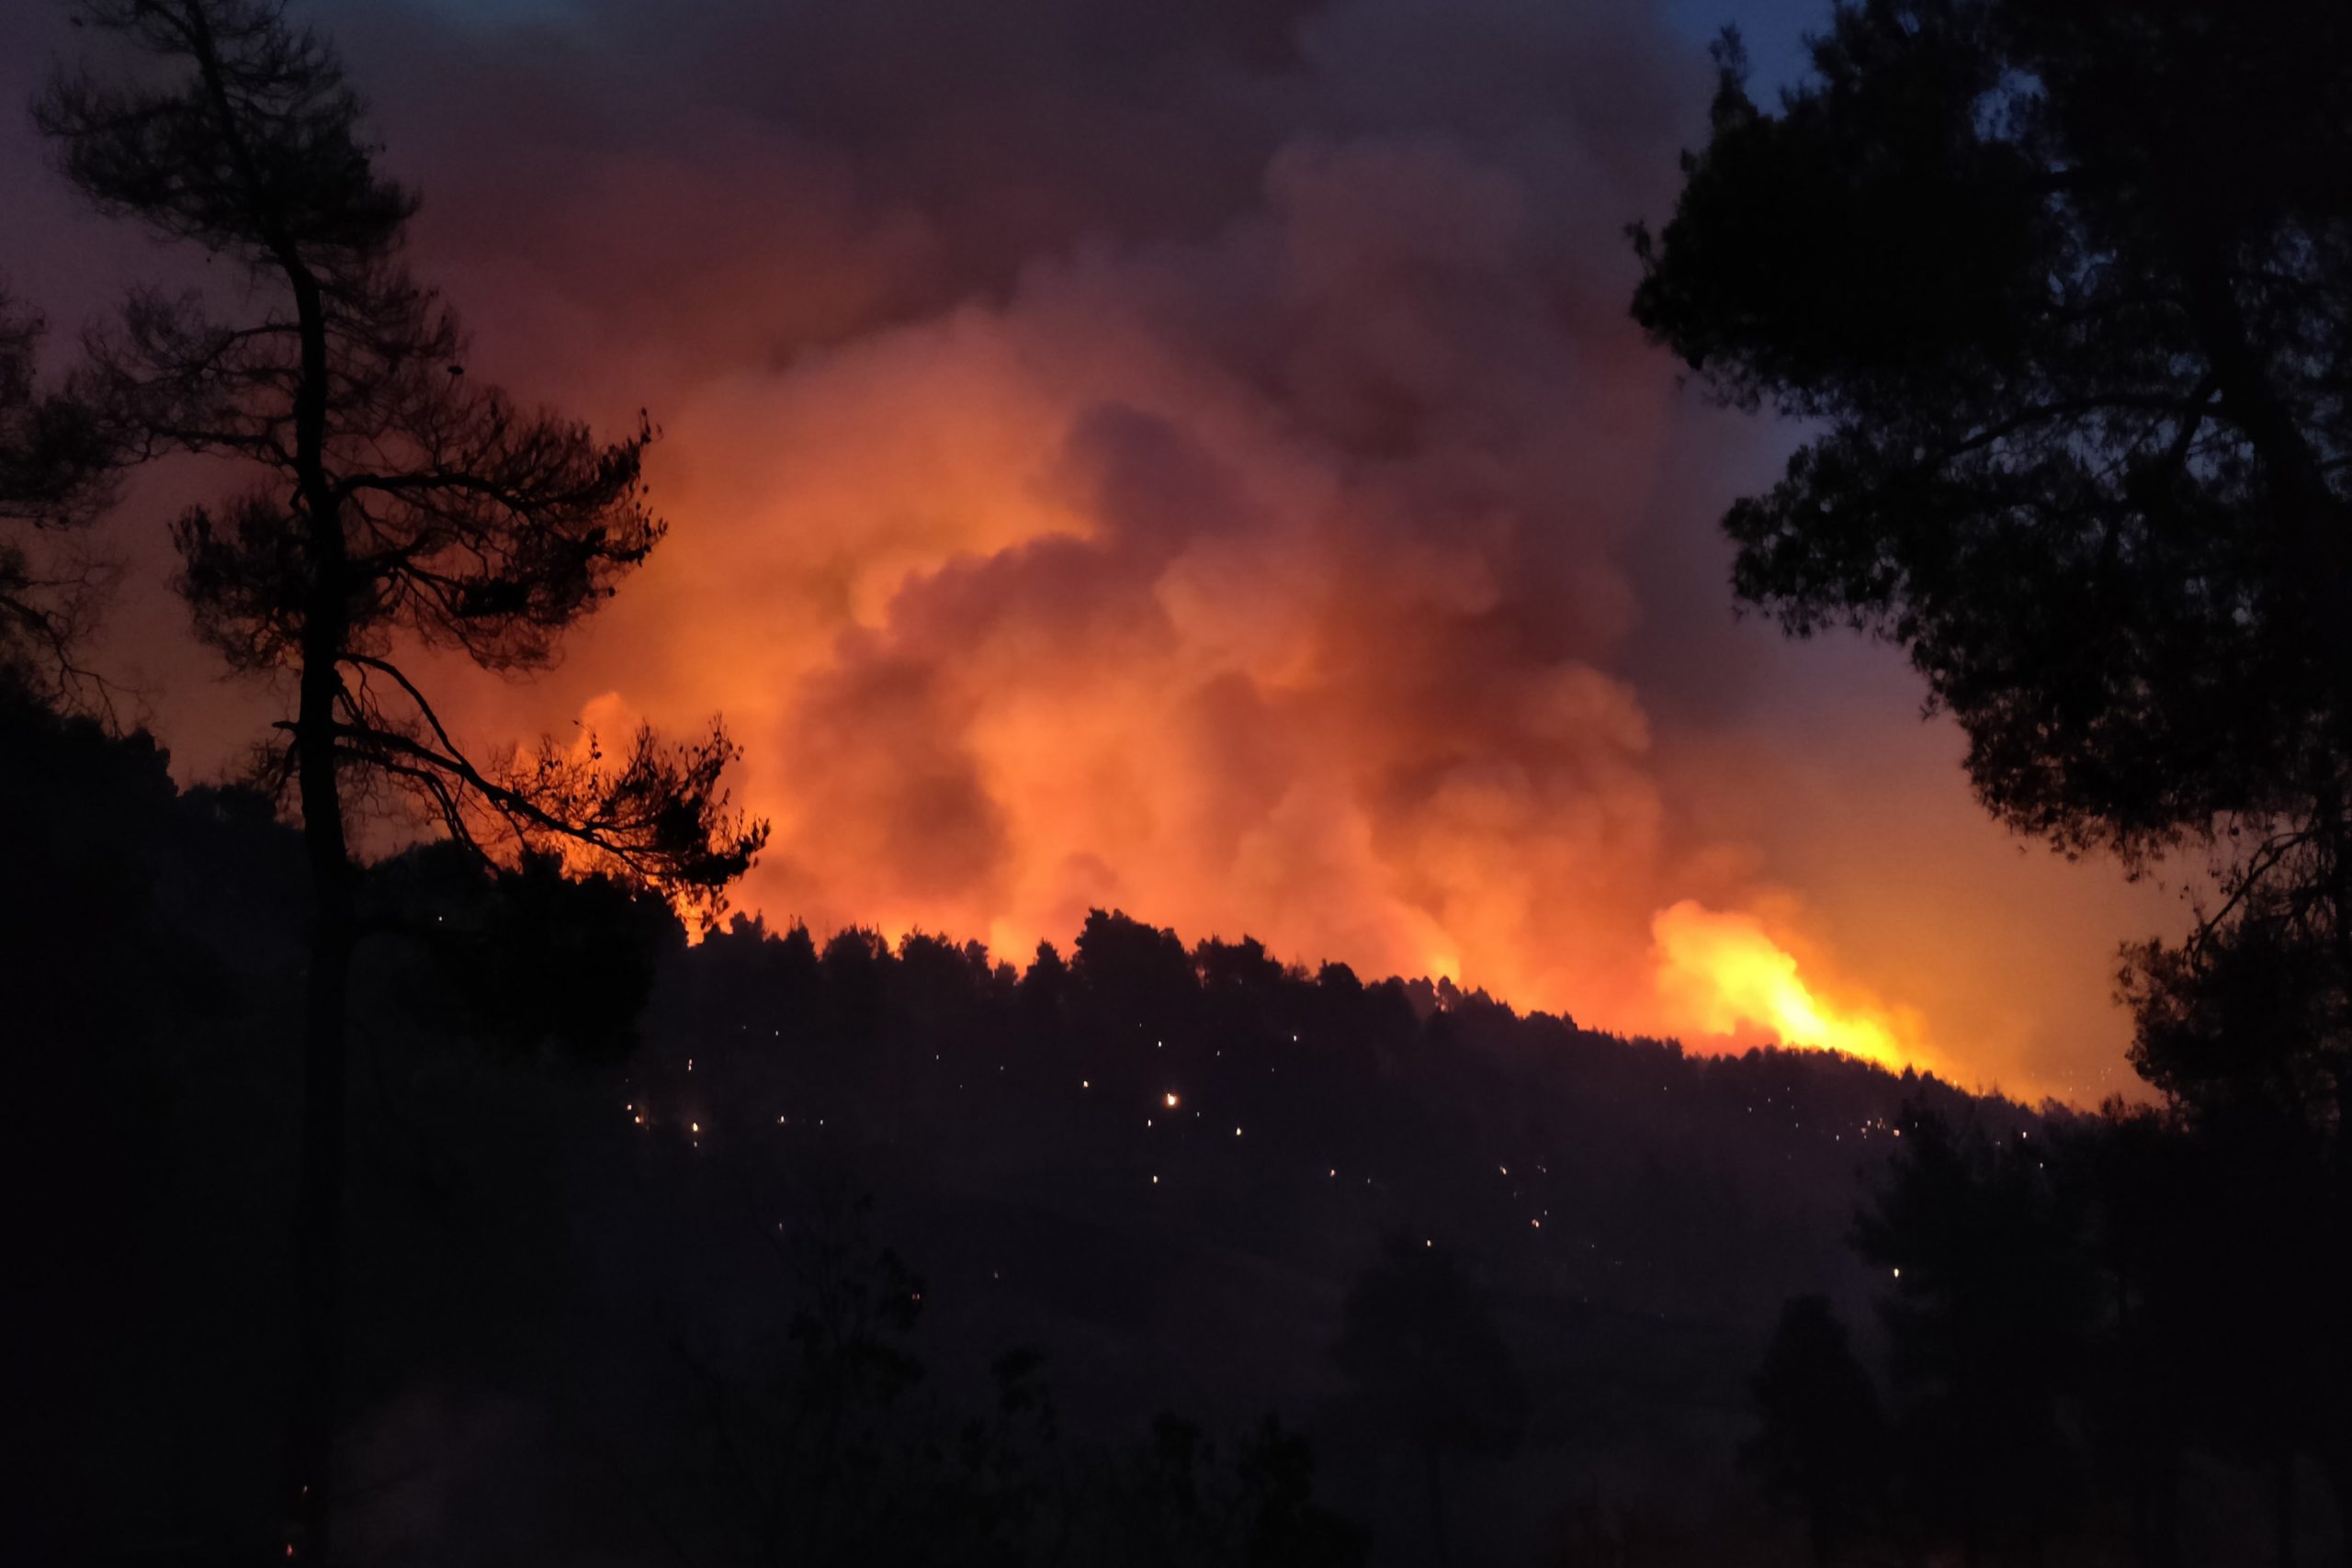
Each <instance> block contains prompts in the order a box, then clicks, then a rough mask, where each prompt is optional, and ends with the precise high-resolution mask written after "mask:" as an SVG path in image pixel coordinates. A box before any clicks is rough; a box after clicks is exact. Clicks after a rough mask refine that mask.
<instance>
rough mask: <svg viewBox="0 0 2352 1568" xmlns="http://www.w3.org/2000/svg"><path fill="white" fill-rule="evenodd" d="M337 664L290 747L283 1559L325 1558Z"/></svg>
mask: <svg viewBox="0 0 2352 1568" xmlns="http://www.w3.org/2000/svg"><path fill="white" fill-rule="evenodd" d="M334 680H335V669H334V664H333V663H332V662H329V663H327V664H325V665H323V666H320V665H312V666H311V667H310V668H307V669H305V670H304V671H303V677H302V705H301V711H302V716H301V718H300V721H299V724H300V728H298V730H297V739H296V743H295V744H296V750H297V755H298V766H299V767H300V770H301V773H300V781H301V792H302V838H303V842H304V847H305V848H306V850H307V851H308V855H309V860H310V863H311V894H312V897H313V899H314V901H315V908H314V910H313V913H312V918H311V919H312V924H311V961H310V976H309V980H308V987H307V995H306V997H305V998H304V1006H303V1020H302V1130H301V1147H302V1154H301V1175H300V1190H299V1194H298V1196H297V1198H296V1200H295V1214H294V1291H295V1364H294V1397H293V1409H292V1412H291V1416H290V1419H289V1420H288V1425H287V1430H286V1454H285V1467H286V1468H285V1486H286V1499H285V1500H286V1521H287V1524H286V1540H285V1546H286V1553H285V1555H286V1557H287V1558H288V1559H291V1560H296V1561H300V1562H311V1563H322V1562H326V1561H327V1560H328V1527H329V1523H330V1516H331V1510H332V1508H333V1505H334V1484H333V1483H334V1428H335V1384H336V1371H337V1366H336V1363H337V1359H338V1358H337V1353H336V1352H337V1346H336V1335H337V1327H338V1325H337V1319H338V1318H339V1316H340V1315H341V1306H342V1294H343V1257H342V1250H343V1189H344V1109H345V1108H344V1085H345V1001H346V997H347V993H348V991H349V988H350V980H351V954H352V948H353V945H354V937H355V932H354V929H353V927H354V910H353V908H352V887H351V860H350V853H349V851H348V848H347V847H346V845H345V840H344V830H343V801H342V797H341V795H340V793H339V791H338V790H337V788H336V784H335V769H334V733H333V730H332V728H331V726H332V724H333V717H334Z"/></svg>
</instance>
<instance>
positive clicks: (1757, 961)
mask: <svg viewBox="0 0 2352 1568" xmlns="http://www.w3.org/2000/svg"><path fill="white" fill-rule="evenodd" d="M1650 933H1651V936H1652V939H1653V941H1654V942H1655V943H1656V953H1657V991H1658V1000H1659V1003H1660V1005H1661V1007H1662V1008H1663V1009H1664V1010H1665V1014H1666V1017H1667V1020H1668V1024H1669V1026H1670V1027H1672V1028H1674V1029H1677V1030H1680V1031H1684V1032H1692V1033H1697V1034H1702V1035H1733V1034H1736V1033H1739V1032H1741V1031H1742V1029H1743V1028H1746V1029H1751V1030H1761V1031H1764V1032H1769V1033H1770V1034H1772V1035H1773V1036H1774V1037H1776V1038H1777V1039H1778V1040H1779V1041H1780V1042H1781V1044H1783V1045H1793V1046H1811V1047H1816V1048H1819V1049H1823V1050H1830V1051H1842V1052H1844V1053H1845V1054H1846V1055H1849V1056H1859V1057H1860V1058H1862V1059H1863V1060H1865V1061H1870V1062H1875V1063H1877V1064H1879V1065H1880V1066H1884V1067H1890V1068H1895V1069H1900V1068H1901V1067H1903V1066H1905V1064H1906V1063H1916V1062H1917V1061H1918V1060H1919V1059H1920V1056H1921V1055H1922V1053H1921V1051H1920V1049H1919V1048H1918V1046H1917V1044H1916V1043H1909V1044H1906V1043H1905V1039H1904V1038H1903V1033H1904V1032H1916V1031H1911V1030H1905V1029H1904V1027H1903V1021H1899V1020H1896V1019H1894V1017H1892V1016H1890V1015H1889V1014H1887V1013H1886V1012H1884V1011H1883V1010H1879V1009H1877V1008H1873V1007H1839V1006H1837V1005H1835V1004H1833V1003H1831V1002H1829V1001H1827V1000H1826V999H1825V998H1822V997H1820V996H1819V995H1817V994H1816V993H1815V991H1814V989H1813V987H1810V986H1808V985H1806V983H1805V981H1804V977H1803V976H1800V975H1799V974H1798V972H1797V971H1798V965H1797V960H1796V955H1795V954H1793V953H1790V952H1789V951H1788V950H1787V949H1786V948H1784V947H1782V946H1781V944H1780V943H1779V942H1774V941H1773V940H1772V938H1771V937H1770V935H1769V934H1768V933H1767V932H1766V931H1765V929H1764V925H1763V922H1762V921H1761V920H1758V919H1757V918H1756V917H1755V916H1753V915H1745V914H1738V913H1734V912H1728V911H1722V910H1715V909H1710V908H1706V907H1704V906H1703V905H1701V904H1699V903H1697V902H1695V901H1693V900H1691V899H1687V898H1686V899H1684V900H1683V901H1682V902H1680V903H1679V904H1676V905H1673V906H1672V907H1670V908H1665V909H1661V910H1659V911H1658V913H1657V917H1656V919H1653V920H1652V921H1651V923H1650ZM1898 1031H1901V1032H1898Z"/></svg>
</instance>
